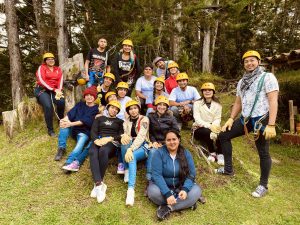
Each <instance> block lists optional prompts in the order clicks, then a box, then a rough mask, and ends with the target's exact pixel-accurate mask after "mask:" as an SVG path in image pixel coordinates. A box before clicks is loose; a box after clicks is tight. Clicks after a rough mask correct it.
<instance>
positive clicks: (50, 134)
mask: <svg viewBox="0 0 300 225" xmlns="http://www.w3.org/2000/svg"><path fill="white" fill-rule="evenodd" d="M48 134H49V136H50V137H56V135H55V133H54V131H53V130H49V131H48Z"/></svg>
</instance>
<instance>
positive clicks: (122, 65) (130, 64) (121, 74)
mask: <svg viewBox="0 0 300 225" xmlns="http://www.w3.org/2000/svg"><path fill="white" fill-rule="evenodd" d="M113 69H114V74H115V75H116V81H117V82H120V81H123V82H126V83H127V84H128V86H129V89H128V92H127V96H130V95H131V92H132V89H133V88H134V86H135V83H136V81H137V79H138V77H139V76H140V74H141V69H140V62H139V59H138V58H137V56H136V54H135V53H134V52H133V43H132V41H131V40H129V39H126V40H124V41H123V42H122V49H121V50H120V52H118V53H117V54H116V56H115V58H114V60H113Z"/></svg>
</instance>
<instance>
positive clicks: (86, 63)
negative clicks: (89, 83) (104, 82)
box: [84, 59, 90, 80]
mask: <svg viewBox="0 0 300 225" xmlns="http://www.w3.org/2000/svg"><path fill="white" fill-rule="evenodd" d="M89 65H90V60H88V59H86V60H85V63H84V71H85V74H84V76H85V79H86V80H89Z"/></svg>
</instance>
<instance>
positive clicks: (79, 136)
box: [55, 87, 98, 172]
mask: <svg viewBox="0 0 300 225" xmlns="http://www.w3.org/2000/svg"><path fill="white" fill-rule="evenodd" d="M96 96H97V91H96V87H90V88H87V89H85V91H84V92H83V98H84V100H85V102H79V103H77V104H76V105H75V106H74V107H73V108H72V109H71V110H70V111H69V112H68V114H67V116H65V117H64V118H63V119H61V120H60V124H59V126H60V130H59V136H58V150H57V154H56V156H55V160H56V161H59V160H61V158H62V156H63V155H64V154H65V153H66V146H67V139H68V137H69V136H70V135H71V136H72V138H74V139H75V140H76V146H75V148H74V149H73V151H72V152H71V154H70V155H69V157H68V158H67V160H66V162H65V165H64V166H63V169H64V170H67V171H75V172H76V171H78V170H79V167H80V165H82V164H83V162H84V160H85V159H86V157H87V154H88V149H86V148H85V149H84V146H85V144H86V143H88V141H89V139H90V130H91V127H92V124H93V121H94V118H95V115H96V114H97V113H98V106H97V105H96V104H95V103H94V101H95V99H96Z"/></svg>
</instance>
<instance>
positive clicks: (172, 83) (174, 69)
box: [165, 62, 180, 94]
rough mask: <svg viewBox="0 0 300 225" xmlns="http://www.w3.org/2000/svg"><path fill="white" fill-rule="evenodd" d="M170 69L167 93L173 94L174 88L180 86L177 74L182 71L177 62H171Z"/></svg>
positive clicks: (166, 82)
mask: <svg viewBox="0 0 300 225" xmlns="http://www.w3.org/2000/svg"><path fill="white" fill-rule="evenodd" d="M168 70H169V73H170V76H169V77H168V79H166V81H165V85H166V90H167V93H168V94H171V92H172V90H173V89H174V88H176V87H178V84H177V81H176V77H177V74H179V73H180V71H179V66H178V64H177V63H176V62H171V63H169V65H168Z"/></svg>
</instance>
